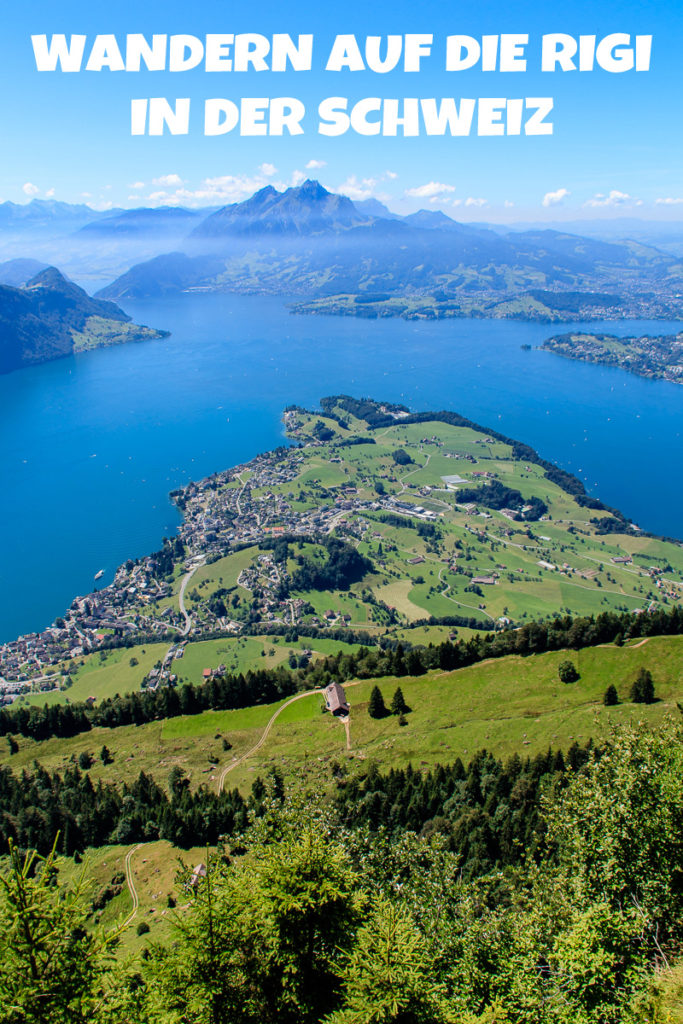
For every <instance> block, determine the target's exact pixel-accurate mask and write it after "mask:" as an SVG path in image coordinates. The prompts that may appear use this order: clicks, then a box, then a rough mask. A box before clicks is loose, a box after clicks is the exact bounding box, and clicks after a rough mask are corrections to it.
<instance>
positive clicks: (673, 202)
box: [655, 196, 683, 206]
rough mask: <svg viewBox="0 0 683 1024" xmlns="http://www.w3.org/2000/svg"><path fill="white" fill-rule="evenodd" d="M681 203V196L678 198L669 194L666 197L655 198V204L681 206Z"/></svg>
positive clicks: (682, 200)
mask: <svg viewBox="0 0 683 1024" xmlns="http://www.w3.org/2000/svg"><path fill="white" fill-rule="evenodd" d="M681 203H683V199H682V198H681V197H680V196H679V197H676V198H674V197H673V196H667V197H666V198H665V199H655V206H680V205H681Z"/></svg>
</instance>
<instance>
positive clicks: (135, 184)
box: [128, 181, 145, 189]
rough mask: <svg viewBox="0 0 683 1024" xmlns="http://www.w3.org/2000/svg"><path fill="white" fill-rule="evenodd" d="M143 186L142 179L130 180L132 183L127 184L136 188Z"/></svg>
mask: <svg viewBox="0 0 683 1024" xmlns="http://www.w3.org/2000/svg"><path fill="white" fill-rule="evenodd" d="M144 187H145V183H144V181H134V182H132V184H130V185H129V186H128V188H136V189H137V188H144Z"/></svg>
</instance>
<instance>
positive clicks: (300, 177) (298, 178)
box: [290, 171, 306, 188]
mask: <svg viewBox="0 0 683 1024" xmlns="http://www.w3.org/2000/svg"><path fill="white" fill-rule="evenodd" d="M304 181H306V175H305V174H304V172H303V171H292V178H291V185H290V188H297V186H298V185H302V184H303V183H304Z"/></svg>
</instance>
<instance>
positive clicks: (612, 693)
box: [602, 684, 619, 708]
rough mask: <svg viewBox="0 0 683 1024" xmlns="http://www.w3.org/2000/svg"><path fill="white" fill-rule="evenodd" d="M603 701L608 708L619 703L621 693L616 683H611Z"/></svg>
mask: <svg viewBox="0 0 683 1024" xmlns="http://www.w3.org/2000/svg"><path fill="white" fill-rule="evenodd" d="M602 703H603V704H604V705H605V707H608V708H609V707H613V706H614V705H615V704H618V703H619V694H618V693H617V688H616V686H614V684H611V685H610V686H608V687H607V689H606V690H605V696H604V697H603V699H602Z"/></svg>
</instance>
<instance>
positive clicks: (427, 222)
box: [403, 210, 476, 231]
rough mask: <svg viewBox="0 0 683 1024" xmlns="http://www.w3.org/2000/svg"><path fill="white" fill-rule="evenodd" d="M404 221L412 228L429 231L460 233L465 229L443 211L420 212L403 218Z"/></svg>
mask: <svg viewBox="0 0 683 1024" xmlns="http://www.w3.org/2000/svg"><path fill="white" fill-rule="evenodd" d="M403 221H404V222H405V223H406V224H410V226H411V227H414V228H427V230H434V229H439V230H441V231H459V230H461V229H462V227H463V225H462V224H458V222H457V221H455V220H453V218H452V217H447V216H446V214H445V213H442V212H441V210H418V211H417V213H409V214H408V216H407V217H404V218H403ZM475 230H476V228H475Z"/></svg>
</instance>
